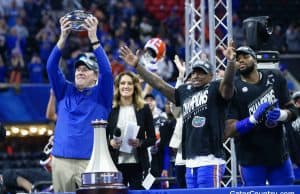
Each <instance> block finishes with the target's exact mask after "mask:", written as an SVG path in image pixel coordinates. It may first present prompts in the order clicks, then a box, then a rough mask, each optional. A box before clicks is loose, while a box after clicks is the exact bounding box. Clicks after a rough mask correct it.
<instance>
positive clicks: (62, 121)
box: [47, 46, 113, 159]
mask: <svg viewBox="0 0 300 194" xmlns="http://www.w3.org/2000/svg"><path fill="white" fill-rule="evenodd" d="M94 53H95V56H96V59H97V62H98V65H99V71H100V73H99V77H98V84H97V85H96V86H94V87H91V88H86V89H84V90H83V91H81V92H80V91H79V90H78V89H77V88H76V87H75V85H74V84H73V83H71V82H69V81H67V80H66V78H65V76H64V74H63V73H62V71H61V70H60V68H59V60H60V58H61V50H60V49H59V48H58V47H57V46H55V47H54V49H53V50H52V52H51V54H50V56H49V58H48V62H47V71H48V78H49V81H50V84H51V86H52V89H53V91H54V94H55V97H56V102H57V103H58V104H57V109H58V110H57V114H58V117H57V122H56V127H55V132H54V133H55V135H54V147H53V151H52V154H53V155H54V156H55V157H61V158H73V159H90V156H91V153H92V147H93V137H94V130H93V127H92V125H91V121H93V120H96V119H104V120H107V118H108V115H109V113H110V111H111V107H112V98H113V75H112V71H111V67H110V63H109V60H108V58H107V56H106V54H105V52H104V50H103V48H102V47H101V46H100V47H98V48H97V49H95V50H94Z"/></svg>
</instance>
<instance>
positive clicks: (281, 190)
mask: <svg viewBox="0 0 300 194" xmlns="http://www.w3.org/2000/svg"><path fill="white" fill-rule="evenodd" d="M43 194H45V193H44V192H43ZM57 194H75V193H57ZM128 194H300V185H291V186H264V187H263V186H261V187H228V188H221V189H164V190H147V191H146V190H138V191H137V190H136V191H129V192H128Z"/></svg>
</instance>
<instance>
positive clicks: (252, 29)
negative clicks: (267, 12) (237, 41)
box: [243, 16, 273, 50]
mask: <svg viewBox="0 0 300 194" xmlns="http://www.w3.org/2000/svg"><path fill="white" fill-rule="evenodd" d="M243 29H244V32H245V36H246V42H247V46H250V47H251V48H252V49H253V50H262V49H263V45H264V44H265V43H266V42H267V40H268V38H269V37H270V36H271V34H272V32H273V26H272V21H271V19H270V17H269V16H258V17H249V18H247V19H245V20H244V21H243Z"/></svg>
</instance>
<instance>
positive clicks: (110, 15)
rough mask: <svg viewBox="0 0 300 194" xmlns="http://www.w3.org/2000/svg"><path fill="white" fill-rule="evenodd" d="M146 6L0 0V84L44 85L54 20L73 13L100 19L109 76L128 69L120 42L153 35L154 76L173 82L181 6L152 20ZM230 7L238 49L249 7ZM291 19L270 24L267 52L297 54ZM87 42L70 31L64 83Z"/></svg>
mask: <svg viewBox="0 0 300 194" xmlns="http://www.w3.org/2000/svg"><path fill="white" fill-rule="evenodd" d="M145 2H146V3H145ZM174 2H175V1H174ZM178 2H179V1H178ZM148 4H149V2H148V3H147V1H138V0H120V1H98V0H93V1H85V0H76V1H71V0H63V1H59V0H51V1H50V0H6V1H1V2H0V82H6V83H48V79H47V76H46V71H45V64H46V61H47V58H48V56H49V54H50V51H51V48H53V46H54V44H55V43H56V40H57V38H58V34H59V25H58V24H59V22H58V18H59V17H61V16H62V15H64V14H66V13H67V12H68V11H71V10H75V9H83V10H87V11H89V12H91V13H93V14H94V15H95V16H96V17H97V18H98V20H99V21H100V25H99V31H98V36H99V39H100V41H101V44H102V45H103V47H104V49H105V51H106V52H107V53H108V56H109V60H110V62H111V65H112V69H113V74H114V75H117V74H119V73H120V72H122V71H124V70H132V69H131V68H130V67H129V66H127V65H126V64H124V62H122V61H121V60H120V58H119V57H118V48H119V46H120V45H121V44H123V43H126V44H127V45H129V46H130V48H131V49H133V50H135V49H138V48H142V47H143V46H144V44H145V42H146V41H147V40H149V39H150V38H151V37H156V36H159V37H161V38H162V39H163V40H164V41H165V42H166V44H167V53H166V56H167V57H166V59H165V61H164V62H163V63H162V64H160V65H159V69H158V74H160V75H161V77H163V79H164V80H166V81H174V80H175V78H176V76H177V74H178V70H177V69H176V68H175V65H174V64H173V62H172V60H173V58H174V55H175V53H177V54H178V55H179V56H180V57H181V58H184V46H185V45H184V44H185V42H184V20H183V18H184V15H183V14H184V13H183V12H182V10H183V8H181V7H178V5H176V4H174V5H172V8H171V10H170V11H169V12H166V13H167V14H164V15H163V16H162V17H154V16H155V14H153V13H151V10H150V9H147V8H150V7H148V6H149V5H148ZM233 5H234V6H233V12H234V14H233V16H232V18H233V37H234V40H235V42H236V44H237V46H240V45H243V44H245V41H244V35H243V29H242V19H241V18H240V17H239V15H242V14H245V13H244V12H243V11H247V9H248V10H250V8H251V3H249V6H247V4H246V5H245V3H242V2H240V3H239V1H233ZM180 6H184V5H180ZM160 9H163V7H162V6H160V7H159V8H157V9H155V10H158V11H159V10H160ZM155 10H154V11H155ZM152 11H153V10H152ZM296 19H297V18H296ZM296 19H295V21H293V20H291V21H290V23H289V24H286V23H285V24H284V25H282V23H281V22H277V23H276V22H274V32H273V35H272V37H271V40H270V42H269V48H272V49H274V50H278V51H280V52H281V53H287V52H289V53H298V52H300V25H299V21H296ZM207 25H208V24H207ZM82 37H85V38H82ZM87 40H88V39H87V34H86V33H85V32H75V33H72V34H71V37H70V43H69V44H68V45H67V47H68V48H67V49H66V52H64V53H63V60H62V61H61V66H62V67H63V69H64V72H65V74H66V77H67V79H69V80H71V81H73V80H74V77H73V75H74V67H73V66H72V62H73V61H74V59H75V58H76V57H77V55H78V53H79V52H81V51H86V50H88V49H89V44H88V41H87ZM206 41H208V34H207V35H206ZM79 48H81V49H80V50H79Z"/></svg>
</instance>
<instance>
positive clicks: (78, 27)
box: [64, 10, 92, 31]
mask: <svg viewBox="0 0 300 194" xmlns="http://www.w3.org/2000/svg"><path fill="white" fill-rule="evenodd" d="M91 15H92V14H90V13H88V12H85V11H83V10H74V11H71V12H69V13H67V14H66V15H64V17H66V18H68V20H70V21H71V25H72V30H74V31H84V30H85V29H84V28H83V27H82V25H83V24H84V20H85V19H86V18H87V17H89V16H91Z"/></svg>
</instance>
